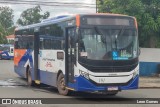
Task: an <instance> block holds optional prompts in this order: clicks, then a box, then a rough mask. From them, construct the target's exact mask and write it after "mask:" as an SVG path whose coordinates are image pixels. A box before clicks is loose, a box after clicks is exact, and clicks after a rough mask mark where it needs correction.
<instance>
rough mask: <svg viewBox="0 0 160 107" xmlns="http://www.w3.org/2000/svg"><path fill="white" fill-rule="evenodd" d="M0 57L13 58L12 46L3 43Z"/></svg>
mask: <svg viewBox="0 0 160 107" xmlns="http://www.w3.org/2000/svg"><path fill="white" fill-rule="evenodd" d="M0 50H1V51H0V59H13V57H14V46H13V45H4V46H1V49H0Z"/></svg>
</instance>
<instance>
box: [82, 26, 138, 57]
mask: <svg viewBox="0 0 160 107" xmlns="http://www.w3.org/2000/svg"><path fill="white" fill-rule="evenodd" d="M80 33H81V34H80V40H79V56H80V57H82V58H86V59H91V60H128V59H133V58H136V57H137V56H138V54H137V48H138V36H137V32H136V30H134V29H125V28H122V29H104V28H98V27H96V28H84V29H81V30H80Z"/></svg>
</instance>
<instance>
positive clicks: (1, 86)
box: [0, 60, 160, 106]
mask: <svg viewBox="0 0 160 107" xmlns="http://www.w3.org/2000/svg"><path fill="white" fill-rule="evenodd" d="M13 70H14V69H13V61H10V60H0V98H72V100H73V99H74V100H73V101H75V102H76V101H79V100H80V99H78V98H82V99H85V98H86V97H90V98H118V99H122V98H126V99H129V98H160V89H158V88H150V89H149V88H146V89H138V90H130V91H122V92H119V93H118V94H117V95H116V96H106V95H100V94H89V93H74V94H73V95H71V96H61V95H59V94H58V92H57V89H55V88H53V87H49V86H46V85H41V86H38V87H28V86H27V85H26V80H25V79H22V78H20V77H19V76H18V75H16V74H15V73H14V71H13ZM80 101H81V102H83V101H84V100H80ZM126 101H128V100H126ZM85 102H86V101H85ZM87 102H88V103H91V104H92V103H94V102H97V103H99V102H101V103H107V100H106V99H102V100H98V101H97V100H87ZM109 102H112V101H109ZM117 102H118V100H116V101H113V103H117ZM87 106H88V105H87ZM94 106H96V104H95V105H94Z"/></svg>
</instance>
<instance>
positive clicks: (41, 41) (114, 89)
mask: <svg viewBox="0 0 160 107" xmlns="http://www.w3.org/2000/svg"><path fill="white" fill-rule="evenodd" d="M15 36H16V37H15V51H14V67H15V72H16V73H17V74H19V75H20V76H22V77H24V78H27V80H28V85H32V84H33V83H37V84H39V83H44V84H47V85H51V86H54V87H57V88H58V91H59V93H60V94H62V95H67V94H68V93H69V91H70V90H72V91H84V92H101V93H110V94H113V95H115V94H117V93H118V91H121V90H129V89H137V88H138V79H139V60H138V56H139V46H138V31H137V21H136V19H135V18H134V17H131V16H126V15H117V14H99V13H97V14H78V15H72V16H66V17H59V18H54V20H48V21H45V22H42V23H38V24H33V25H28V26H24V27H19V28H17V29H16V30H15Z"/></svg>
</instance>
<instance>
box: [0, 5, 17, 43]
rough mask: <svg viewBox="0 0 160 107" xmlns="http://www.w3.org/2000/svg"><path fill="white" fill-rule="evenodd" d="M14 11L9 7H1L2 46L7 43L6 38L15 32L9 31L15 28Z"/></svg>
mask: <svg viewBox="0 0 160 107" xmlns="http://www.w3.org/2000/svg"><path fill="white" fill-rule="evenodd" d="M13 17H14V15H13V10H12V9H10V8H9V7H0V44H3V43H6V42H7V40H6V37H5V36H7V35H8V34H11V33H13V32H10V31H8V30H9V29H10V27H11V26H13Z"/></svg>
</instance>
